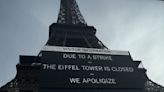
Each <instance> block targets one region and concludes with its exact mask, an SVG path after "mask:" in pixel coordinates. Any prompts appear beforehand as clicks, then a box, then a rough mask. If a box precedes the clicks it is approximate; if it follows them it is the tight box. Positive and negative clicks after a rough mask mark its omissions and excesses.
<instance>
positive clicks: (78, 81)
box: [69, 78, 81, 84]
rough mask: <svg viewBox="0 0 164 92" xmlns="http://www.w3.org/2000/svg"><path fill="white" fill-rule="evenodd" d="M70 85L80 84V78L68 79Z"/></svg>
mask: <svg viewBox="0 0 164 92" xmlns="http://www.w3.org/2000/svg"><path fill="white" fill-rule="evenodd" d="M69 80H70V82H71V83H77V84H80V83H81V82H80V78H70V79H69Z"/></svg>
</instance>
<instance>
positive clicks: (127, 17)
mask: <svg viewBox="0 0 164 92" xmlns="http://www.w3.org/2000/svg"><path fill="white" fill-rule="evenodd" d="M77 2H78V4H79V7H80V10H81V13H82V14H83V16H84V18H85V20H86V22H87V24H88V25H90V26H94V27H95V28H96V29H97V37H98V38H99V39H100V40H101V41H102V42H103V43H104V44H105V45H106V46H107V47H108V48H109V49H112V50H125V51H130V54H131V56H132V58H133V59H134V60H141V61H142V63H143V66H144V67H145V68H146V69H147V74H148V77H149V78H150V79H152V80H153V81H155V82H157V83H159V84H161V85H164V60H163V59H162V57H163V56H164V2H163V1H160V0H77ZM59 4H60V1H59V0H0V86H2V85H4V84H6V83H7V82H9V81H10V80H12V79H13V78H14V77H15V75H16V64H17V63H18V62H19V55H37V54H38V53H39V52H40V50H41V48H42V47H43V46H44V45H45V43H46V41H47V39H48V30H49V29H48V28H49V25H50V24H52V23H54V22H56V20H57V16H58V12H59Z"/></svg>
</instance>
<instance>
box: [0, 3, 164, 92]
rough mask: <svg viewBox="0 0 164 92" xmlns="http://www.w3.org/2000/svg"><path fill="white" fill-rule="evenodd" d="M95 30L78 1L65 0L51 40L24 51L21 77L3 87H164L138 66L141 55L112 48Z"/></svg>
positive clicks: (13, 90) (136, 90) (67, 90)
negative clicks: (137, 57)
mask: <svg viewBox="0 0 164 92" xmlns="http://www.w3.org/2000/svg"><path fill="white" fill-rule="evenodd" d="M95 34H96V29H95V28H94V27H93V26H88V25H87V23H86V22H85V20H84V18H83V16H82V14H81V13H80V10H79V8H78V5H77V3H76V1H75V0H61V4H60V12H59V15H58V20H57V23H53V24H52V25H50V27H49V39H48V41H47V43H46V44H45V46H44V47H43V49H41V51H40V53H39V54H38V56H25V55H21V56H20V62H19V64H17V65H16V67H17V74H16V77H15V78H14V79H13V80H12V81H10V82H8V83H7V84H6V85H4V86H2V87H1V88H0V92H110V91H111V92H164V88H163V87H162V86H160V85H158V84H157V83H155V82H153V81H151V80H150V79H149V78H148V77H147V75H146V69H144V68H140V67H139V65H140V64H141V61H135V60H132V58H131V56H130V54H129V52H127V51H114V50H109V49H108V48H107V47H106V46H105V45H104V44H103V43H102V42H101V41H100V40H99V39H98V38H97V37H96V35H95ZM86 56H87V59H86ZM109 61H110V62H109ZM113 61H114V62H113ZM79 66H81V68H79ZM114 66H115V67H114ZM118 66H119V67H118ZM125 66H126V67H125ZM109 77H111V78H109ZM80 79H82V81H81V80H80Z"/></svg>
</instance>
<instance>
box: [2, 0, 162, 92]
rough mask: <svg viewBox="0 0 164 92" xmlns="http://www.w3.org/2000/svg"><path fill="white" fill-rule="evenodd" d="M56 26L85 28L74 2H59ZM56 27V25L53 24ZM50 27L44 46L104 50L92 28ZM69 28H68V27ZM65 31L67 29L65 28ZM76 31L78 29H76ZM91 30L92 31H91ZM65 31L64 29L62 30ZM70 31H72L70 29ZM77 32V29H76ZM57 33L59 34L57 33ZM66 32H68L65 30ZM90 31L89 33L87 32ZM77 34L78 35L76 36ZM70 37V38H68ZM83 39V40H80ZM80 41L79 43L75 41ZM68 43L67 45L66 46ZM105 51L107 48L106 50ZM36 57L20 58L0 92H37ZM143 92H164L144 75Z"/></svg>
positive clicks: (37, 72) (37, 73)
mask: <svg viewBox="0 0 164 92" xmlns="http://www.w3.org/2000/svg"><path fill="white" fill-rule="evenodd" d="M57 24H64V25H80V26H87V23H86V22H85V20H84V18H83V16H82V14H81V13H80V10H79V8H78V5H77V3H76V1H75V0H61V6H60V11H59V15H58V20H57ZM53 25H56V24H53ZM53 25H52V26H50V35H49V41H48V42H47V44H46V45H53V46H54V45H55V46H77V45H78V46H79V47H87V48H99V49H104V48H106V46H104V45H103V44H102V43H101V41H99V40H98V39H97V37H96V36H95V35H94V34H95V30H94V29H93V28H89V29H88V28H86V29H85V28H82V30H84V29H85V30H87V31H88V32H87V31H86V33H85V32H82V31H80V33H78V32H73V34H72V33H71V34H70V33H69V32H65V31H63V29H62V30H59V29H58V28H57V29H56V30H57V31H56V30H55V33H54V32H53V31H54V26H53ZM68 28H69V27H68ZM66 29H67V28H66ZM77 29H78V28H77ZM92 29H93V30H92ZM64 30H65V29H64ZM71 30H72V29H71ZM78 30H79V29H78ZM58 31H59V32H58ZM67 31H68V30H67ZM89 31H90V32H89ZM77 34H78V35H77ZM69 35H70V36H69ZM81 38H83V40H82V39H81ZM77 39H80V40H81V41H79V40H78V41H77ZM67 43H68V44H67ZM106 49H107V48H106ZM38 60H39V55H38V56H33V57H31V56H25V57H23V58H22V59H21V58H20V63H19V64H18V65H17V75H16V77H15V78H14V79H13V80H12V81H10V82H8V83H7V84H6V85H4V86H2V87H1V88H0V92H39V78H38V77H37V76H38V75H39V67H40V66H39V65H37V64H34V63H36V61H37V62H38ZM145 78H146V82H145V92H164V88H163V87H162V86H161V85H158V84H157V83H155V82H153V81H151V80H150V79H149V78H148V77H147V75H146V73H145Z"/></svg>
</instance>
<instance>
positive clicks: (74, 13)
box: [57, 0, 87, 25]
mask: <svg viewBox="0 0 164 92" xmlns="http://www.w3.org/2000/svg"><path fill="white" fill-rule="evenodd" d="M57 23H59V24H78V25H87V23H86V22H85V20H84V18H83V16H82V14H81V13H80V10H79V7H78V5H77V3H76V1H75V0H61V4H60V12H59V15H58V20H57Z"/></svg>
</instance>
